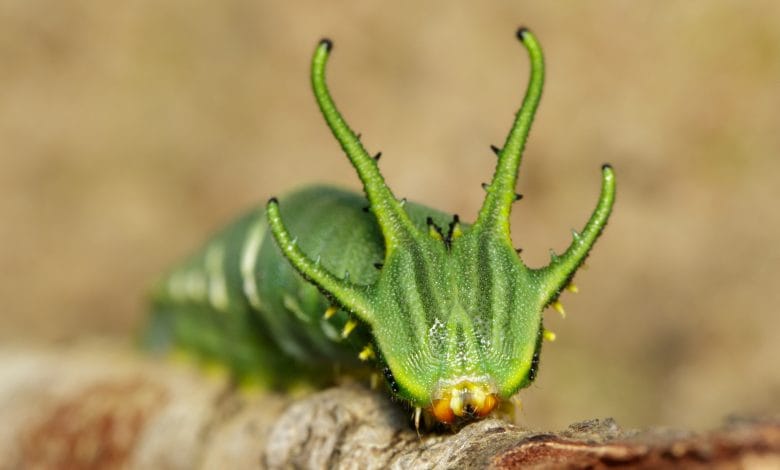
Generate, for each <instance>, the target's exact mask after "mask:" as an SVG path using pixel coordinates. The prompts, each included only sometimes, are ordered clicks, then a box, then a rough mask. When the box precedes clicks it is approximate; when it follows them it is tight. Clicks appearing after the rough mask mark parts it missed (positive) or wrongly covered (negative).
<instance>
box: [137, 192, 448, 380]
mask: <svg viewBox="0 0 780 470" xmlns="http://www.w3.org/2000/svg"><path fill="white" fill-rule="evenodd" d="M282 204H283V205H284V209H283V210H282V214H283V216H284V217H285V220H286V221H287V223H288V224H289V226H290V228H291V230H294V231H295V233H297V234H299V235H298V245H299V246H300V247H301V249H302V250H303V251H304V252H305V253H306V254H307V255H308V256H310V257H312V258H317V257H319V258H320V260H321V263H322V265H323V266H324V267H325V268H327V269H328V270H330V271H331V272H334V273H341V274H344V273H346V272H349V273H350V277H352V278H353V279H354V280H356V281H357V282H361V283H365V284H370V283H372V282H374V281H375V280H376V279H377V277H378V270H377V268H376V267H375V266H374V263H377V262H380V261H381V260H382V258H383V256H384V248H383V242H382V236H381V233H380V232H379V228H378V226H377V223H376V219H375V218H374V217H373V216H372V215H371V214H368V213H366V211H365V210H364V208H365V207H366V206H367V205H368V201H366V198H365V197H364V196H362V195H359V194H355V193H352V192H349V191H345V190H342V189H337V188H334V187H328V186H317V187H310V188H305V189H303V190H300V191H297V192H295V193H292V194H290V195H288V196H286V197H284V198H282ZM406 208H407V211H408V212H409V214H410V216H411V218H412V220H413V221H415V223H416V224H417V225H418V227H420V228H421V229H424V228H425V227H426V218H427V217H429V216H430V217H433V219H434V220H435V221H437V223H440V224H444V223H446V222H448V221H449V220H451V218H452V216H451V215H447V214H444V213H442V212H439V211H437V210H434V209H430V208H426V207H424V206H421V205H417V204H414V203H408V204H407V205H406ZM220 251H221V252H222V253H224V255H222V256H217V255H216V254H219V253H220ZM209 256H211V259H210V258H209ZM247 273H251V275H247ZM223 279H224V281H223ZM220 285H224V287H225V289H226V295H225V296H224V298H225V299H227V302H226V304H220V302H221V299H222V297H221V296H220V295H219V293H218V287H213V288H212V287H211V286H220ZM212 289H214V290H212ZM221 305H224V307H221ZM329 305H330V302H329V301H328V300H327V299H326V298H325V297H324V296H323V295H322V294H320V292H319V291H318V290H317V288H316V287H314V286H313V285H312V284H310V283H309V282H307V281H305V280H304V279H303V278H302V277H301V275H300V274H298V273H297V272H296V271H295V269H293V268H292V266H290V263H288V262H287V261H286V260H285V259H284V257H283V255H282V253H281V252H280V250H279V248H278V246H277V245H276V243H275V242H274V240H273V237H272V236H271V235H270V233H269V229H268V224H267V222H266V216H265V210H264V209H263V208H257V209H255V210H253V211H251V212H249V213H247V214H246V215H244V216H243V217H241V218H240V219H238V220H237V221H235V222H234V223H233V224H231V225H230V226H229V227H227V228H225V229H224V230H222V231H221V232H219V233H217V234H216V235H215V236H214V237H212V238H211V239H210V240H209V241H208V242H207V243H206V244H205V245H204V247H203V248H202V249H201V250H200V251H199V252H198V253H197V254H196V255H194V256H192V257H191V258H190V259H188V260H186V261H185V262H184V263H182V264H181V265H180V266H178V267H176V268H175V269H173V270H172V271H171V272H170V273H168V274H167V275H166V276H164V278H163V279H162V280H161V281H160V282H159V283H158V285H157V286H156V288H155V289H154V291H153V293H152V320H151V322H150V324H149V326H148V328H147V330H146V332H145V335H144V343H145V345H146V347H148V348H150V349H153V350H158V351H167V350H171V349H182V350H185V351H187V352H190V353H192V354H194V355H195V356H197V357H198V358H200V359H203V360H206V361H209V360H212V361H215V362H217V363H221V364H226V365H228V366H229V367H230V369H231V370H232V371H233V372H234V373H235V374H236V375H237V376H238V378H239V379H240V380H242V381H247V382H259V383H262V384H265V385H270V386H285V385H288V384H290V383H294V382H297V381H300V380H304V381H310V382H311V381H314V382H318V381H326V380H327V379H328V378H329V376H330V369H329V368H328V367H325V368H323V364H332V363H338V364H342V365H345V366H346V367H348V368H358V367H361V366H362V363H361V362H360V361H359V360H358V359H357V351H358V350H359V348H360V347H362V346H364V345H365V344H367V343H368V342H369V341H370V332H369V331H368V330H367V328H366V326H365V325H361V326H359V327H358V328H357V329H356V330H355V331H354V332H353V333H352V334H350V335H349V337H348V338H347V339H344V338H342V337H341V330H342V328H343V327H344V324H345V323H346V321H347V318H348V315H347V314H346V313H345V312H343V311H341V312H338V313H337V314H336V315H335V316H334V317H332V318H330V319H329V320H325V319H324V318H323V312H324V311H325V310H326V308H327V307H328V306H329Z"/></svg>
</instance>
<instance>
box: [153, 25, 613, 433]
mask: <svg viewBox="0 0 780 470" xmlns="http://www.w3.org/2000/svg"><path fill="white" fill-rule="evenodd" d="M517 36H518V39H519V40H520V41H521V43H522V44H523V45H524V46H525V48H526V50H527V52H528V54H529V58H530V61H531V73H530V79H529V82H528V88H527V91H526V95H525V98H524V100H523V104H522V106H521V108H520V110H519V111H518V112H517V115H516V118H515V122H514V124H513V126H512V128H511V130H510V132H509V134H508V136H507V138H506V141H505V143H504V145H503V147H502V148H500V149H499V148H494V151H495V153H496V156H497V165H496V170H495V173H494V175H493V178H492V180H491V182H490V183H489V184H487V185H485V186H484V187H485V191H486V197H485V201H484V203H483V205H482V208H481V209H480V211H479V213H478V215H477V218H476V220H475V221H474V223H473V225H466V224H463V223H461V222H460V221H459V219H458V218H457V217H454V218H453V217H450V216H448V215H446V214H442V213H440V212H437V211H434V210H432V209H428V208H425V207H423V206H418V205H414V204H404V201H399V200H398V199H397V198H396V197H395V196H394V195H393V193H392V191H391V190H390V188H388V187H387V185H386V184H385V182H384V179H383V177H382V175H381V173H380V172H379V167H378V164H377V160H378V157H372V156H371V155H369V153H368V152H367V151H366V149H365V148H364V147H363V144H362V143H361V142H360V139H359V136H358V135H356V134H355V133H354V132H353V131H352V130H351V129H350V127H349V126H348V125H347V123H346V122H345V120H344V119H343V117H342V116H341V114H340V113H339V111H338V110H337V108H336V105H335V104H334V102H333V100H332V98H331V96H330V93H329V91H328V88H327V85H326V82H325V65H326V62H327V60H328V57H329V55H330V52H331V49H332V43H331V42H330V41H328V40H323V41H322V42H321V43H320V44H319V46H318V47H317V49H316V50H315V53H314V57H313V59H312V67H311V81H312V87H313V89H314V95H315V98H316V100H317V103H318V105H319V107H320V110H321V112H322V114H323V116H324V118H325V121H326V123H327V125H328V127H329V128H330V130H331V131H332V133H333V135H334V137H335V138H336V140H337V141H338V142H339V143H340V145H341V147H342V149H343V150H344V152H345V154H346V155H347V157H348V158H349V160H350V162H351V163H352V165H353V167H354V168H355V170H356V171H357V173H358V176H359V177H360V180H361V182H362V183H363V189H364V193H365V197H363V196H357V195H354V194H350V193H345V192H340V191H338V190H334V189H327V188H315V189H310V190H304V191H301V192H298V193H293V194H292V195H290V196H288V197H286V198H282V200H281V201H279V200H277V199H276V198H272V199H271V200H269V202H268V203H267V205H266V213H265V217H263V214H262V212H261V211H259V210H258V211H255V212H254V213H253V214H250V215H249V216H247V217H245V218H243V219H241V220H239V221H238V222H237V223H236V224H235V225H234V226H232V227H231V228H229V229H227V230H226V231H225V232H224V233H222V234H220V235H218V236H217V237H216V238H215V239H213V240H212V241H211V242H210V243H209V244H208V245H207V247H206V248H205V250H204V252H203V253H202V254H200V255H198V256H196V257H194V258H193V259H192V260H190V261H189V262H188V263H185V264H184V266H183V267H182V268H180V269H178V270H175V271H174V272H173V273H172V274H171V275H170V276H169V277H168V278H167V280H166V281H164V282H163V283H162V284H161V287H160V288H159V289H158V290H157V291H156V294H155V296H154V297H155V308H154V312H155V313H154V318H155V321H154V322H153V327H152V328H150V330H149V333H148V335H147V343H149V344H151V345H160V344H163V345H165V344H168V345H170V344H173V345H175V346H178V347H182V348H184V349H188V350H191V351H196V352H197V353H198V354H199V355H200V356H201V357H203V358H205V359H215V360H219V361H221V362H227V363H228V364H229V365H230V366H231V367H232V369H233V370H234V371H236V373H237V374H238V375H239V376H241V377H254V378H256V379H257V380H259V381H262V382H265V383H271V384H284V383H287V382H289V381H290V380H294V378H295V377H298V376H301V377H302V376H307V375H308V376H316V375H317V374H316V372H317V371H319V372H320V375H321V373H322V368H321V367H319V368H318V367H317V366H316V363H317V362H318V361H321V360H326V361H336V362H338V363H339V364H343V365H344V366H345V367H347V368H349V367H352V366H354V365H356V364H357V361H356V354H355V348H356V347H360V346H361V345H364V344H366V343H370V344H371V345H372V346H373V350H374V351H375V353H376V356H377V357H376V359H377V363H376V366H377V367H379V368H381V369H382V370H383V372H384V373H385V376H386V377H387V378H388V380H389V384H390V388H391V390H392V392H393V394H394V395H395V396H396V397H397V398H400V399H402V400H404V401H406V402H408V403H409V404H411V405H412V406H414V407H416V408H418V413H417V414H416V416H417V420H419V409H422V408H427V409H429V410H432V413H433V414H434V415H435V416H436V418H437V419H440V420H441V421H443V422H447V423H450V422H453V417H452V416H453V414H454V415H455V416H457V417H459V418H463V419H470V418H476V417H481V416H484V415H485V414H487V413H488V412H490V410H492V409H493V408H494V406H495V404H496V400H503V399H507V398H509V397H511V396H513V395H514V394H515V393H516V392H517V391H518V390H519V389H521V388H523V387H525V386H527V385H528V384H529V383H530V382H531V381H533V380H534V378H535V377H536V371H537V367H538V363H539V354H540V349H541V344H542V338H543V337H544V336H545V334H544V333H545V330H544V327H543V318H542V312H543V310H544V308H545V307H546V306H548V305H550V304H551V303H553V302H557V299H558V297H559V296H560V294H561V291H562V289H563V288H564V287H566V286H567V285H568V284H569V283H570V281H571V279H572V277H573V276H574V273H575V272H576V270H577V269H578V268H579V266H580V265H581V264H582V263H583V261H584V260H585V258H586V257H587V255H588V253H589V252H590V249H591V248H592V246H593V244H594V243H595V241H596V239H597V238H598V237H599V236H600V234H601V232H602V230H603V229H604V227H605V225H606V222H607V219H608V218H609V215H610V213H611V210H612V205H613V203H614V198H615V178H614V173H613V170H612V168H611V167H610V166H609V165H604V166H602V188H601V194H600V197H599V200H598V203H597V205H596V208H595V210H594V211H593V213H592V215H591V217H590V219H589V220H588V222H587V223H586V224H585V227H584V228H583V230H582V231H581V232H576V231H574V232H573V240H572V242H571V244H570V246H569V247H568V248H567V249H566V251H564V252H563V253H562V254H560V255H557V254H555V253H553V254H552V256H551V260H550V264H549V265H547V266H545V267H543V268H539V269H532V268H529V267H527V266H525V264H523V262H522V260H521V259H520V256H519V255H518V253H517V252H516V251H515V249H514V248H513V244H512V241H511V237H510V231H509V216H510V213H511V208H512V204H513V203H514V202H515V201H517V200H518V199H519V198H520V197H519V196H518V195H516V194H515V192H514V191H515V185H516V182H517V173H518V170H519V167H520V162H521V156H522V151H523V148H524V146H525V142H526V140H527V137H528V133H529V130H530V127H531V123H532V122H533V118H534V114H535V112H536V109H537V106H538V104H539V100H540V98H541V94H542V87H543V82H544V62H543V58H542V51H541V47H540V46H539V44H538V42H537V40H536V38H535V37H534V36H533V35H532V34H531V33H530V32H528V31H527V30H525V29H522V28H521V29H520V30H519V31H518V33H517ZM364 209H366V210H364ZM429 217H430V218H429ZM268 235H272V236H268ZM253 237H254V238H253ZM258 238H259V239H260V241H259V242H258ZM272 239H273V240H275V242H276V243H273V242H272V241H271V240H272ZM253 247H254V248H259V251H258V252H257V253H255V252H254V251H253V250H254V248H253ZM375 263H379V265H378V266H376V267H375V266H374V265H375ZM191 278H192V279H195V281H196V282H190V281H188V279H191ZM198 279H200V281H198ZM199 285H200V286H201V287H202V288H200V289H198V286H199ZM182 286H185V287H186V286H190V288H191V291H192V292H189V291H188V289H190V288H185V287H182ZM192 286H194V287H192ZM317 291H319V292H317ZM331 304H332V305H336V306H338V307H339V308H340V309H341V312H340V313H339V314H338V315H337V316H335V317H333V318H331V319H329V320H328V319H324V318H323V312H324V311H325V309H326V308H328V306H329V305H331ZM355 321H359V323H360V326H359V327H358V328H357V330H356V331H355V332H354V333H352V334H350V335H347V334H346V333H348V330H349V328H347V329H346V330H344V331H345V333H344V334H339V331H340V330H341V329H342V328H345V326H346V325H348V324H349V323H352V322H355ZM205 330H208V331H205ZM347 336H348V338H347V340H346V341H345V340H344V337H347ZM350 346H351V347H350ZM486 397H487V398H486ZM491 397H492V398H491ZM493 398H495V400H493ZM442 403H443V405H442V406H440V405H441V404H442Z"/></svg>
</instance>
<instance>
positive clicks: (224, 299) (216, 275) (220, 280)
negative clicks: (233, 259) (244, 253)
mask: <svg viewBox="0 0 780 470" xmlns="http://www.w3.org/2000/svg"><path fill="white" fill-rule="evenodd" d="M224 261H225V247H224V246H223V245H221V244H214V245H212V246H210V247H209V248H208V250H207V251H206V272H207V273H208V289H209V292H208V296H209V302H210V303H211V306H212V307H214V308H215V309H216V310H218V311H220V312H226V311H227V309H228V302H229V300H228V292H227V283H226V282H225V263H224Z"/></svg>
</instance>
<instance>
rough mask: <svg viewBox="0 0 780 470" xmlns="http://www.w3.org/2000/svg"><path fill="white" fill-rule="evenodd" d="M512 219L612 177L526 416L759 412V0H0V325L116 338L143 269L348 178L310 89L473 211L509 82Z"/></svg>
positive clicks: (772, 235)
mask: <svg viewBox="0 0 780 470" xmlns="http://www.w3.org/2000/svg"><path fill="white" fill-rule="evenodd" d="M519 25H527V26H529V27H530V28H532V29H533V31H534V32H535V33H536V34H537V35H538V37H539V38H540V40H541V42H542V45H543V47H544V49H545V53H546V57H547V67H548V68H547V73H548V81H547V85H546V88H545V95H544V98H543V100H542V105H541V108H540V112H539V114H538V116H537V121H536V124H535V127H534V129H533V131H532V133H531V140H530V142H529V145H528V147H527V151H526V153H525V161H524V163H523V167H522V169H521V174H520V180H519V184H518V190H519V191H520V192H521V193H523V194H524V196H525V198H524V199H523V201H522V202H520V203H518V204H517V205H516V206H515V209H514V212H513V219H512V220H513V238H514V240H515V243H516V244H517V245H518V246H521V247H522V248H523V257H524V259H525V260H526V261H527V262H528V264H530V265H532V266H539V265H542V264H545V263H546V262H547V259H548V250H549V249H550V248H553V249H556V250H558V251H560V250H562V249H564V248H565V247H566V246H567V244H568V242H569V240H570V231H569V230H570V229H571V228H573V227H581V226H582V225H583V223H584V222H585V220H586V219H587V217H588V215H589V213H590V211H591V209H592V207H593V205H594V204H595V202H596V198H597V196H598V191H599V174H600V173H599V167H600V165H601V164H602V163H603V162H610V163H612V164H613V165H614V167H615V169H616V172H617V181H618V190H619V194H618V199H617V204H616V207H615V212H614V215H613V218H612V220H611V222H610V225H609V226H608V227H607V230H606V232H605V234H604V236H603V238H602V239H601V240H600V241H599V243H598V244H597V245H596V248H595V250H594V253H593V256H592V257H591V258H590V259H589V262H588V265H589V268H588V269H587V270H585V271H581V272H580V273H579V274H578V275H577V278H576V280H575V281H576V283H577V284H578V285H579V287H580V293H579V294H576V295H575V294H571V293H567V294H565V295H564V296H563V298H562V301H563V303H564V305H565V306H566V309H567V312H568V318H567V319H566V320H565V321H564V320H562V319H561V318H560V317H559V316H557V314H555V313H554V312H548V313H547V314H546V315H547V316H548V321H547V326H548V328H550V329H552V330H553V331H555V332H556V333H557V335H558V340H557V341H556V342H554V343H547V344H546V345H545V348H544V353H543V356H542V366H541V373H540V376H539V378H538V379H537V381H536V383H534V384H533V386H532V387H530V388H529V389H528V390H526V391H525V392H524V393H523V394H522V396H523V398H524V404H525V408H524V411H523V416H522V417H523V422H524V424H525V425H527V426H531V427H536V428H560V427H562V426H565V425H567V424H568V423H570V422H573V421H576V420H582V419H587V418H593V417H605V416H612V417H615V418H616V419H617V420H618V421H619V422H620V423H621V424H623V425H624V426H645V425H675V426H685V427H691V428H694V429H700V428H704V427H708V426H713V425H715V424H717V423H719V422H721V420H722V418H723V417H724V416H726V415H728V414H731V413H740V414H745V413H748V414H754V413H776V412H778V411H780V400H778V397H780V367H778V366H777V362H778V360H780V337H778V331H779V330H780V311H778V307H777V305H778V304H779V303H780V288H778V279H780V248H778V246H779V244H778V242H780V210H778V209H777V204H778V203H780V184H778V180H779V179H780V158H779V157H780V128H779V126H778V125H779V124H780V3H778V2H775V1H772V0H765V1H761V0H753V1H747V2H746V1H741V0H718V1H715V0H711V1H707V2H704V1H695V2H650V1H644V2H622V1H617V0H614V1H611V0H599V1H591V2H569V1H567V2H555V3H554V4H551V3H550V2H529V1H516V0H515V1H491V2H467V1H452V0H434V1H427V2H425V3H422V2H414V1H411V0H402V1H397V2H390V3H387V2H383V3H380V2H365V1H357V0H351V1H346V0H345V1H338V2H329V3H327V4H326V3H325V2H321V1H320V2H317V1H313V0H308V1H297V2H270V1H264V0H255V1H249V0H224V1H221V2H211V1H205V0H186V1H185V0H154V1H152V0H138V1H134V2H94V1H87V0H72V1H69V2H61V1H55V0H25V1H21V0H4V1H0V64H1V65H0V267H1V269H0V302H2V304H1V305H2V307H1V308H0V341H1V342H3V343H6V344H8V343H9V342H14V343H19V342H21V343H33V344H38V343H44V344H48V345H51V344H55V345H56V344H63V345H64V344H68V343H72V342H78V341H81V340H83V339H85V338H91V337H108V338H111V339H115V341H116V342H117V343H118V344H127V345H130V344H131V342H130V338H131V337H132V335H133V333H134V332H135V331H136V330H137V329H138V328H139V327H140V326H141V325H142V324H143V321H144V317H145V306H144V295H145V291H146V289H147V288H148V286H149V285H150V284H151V283H152V282H153V281H154V279H155V277H156V276H157V275H159V273H161V272H162V271H163V270H164V269H165V268H167V267H169V266H170V265H171V264H172V263H174V262H176V261H177V260H178V259H180V258H181V257H183V256H185V255H186V254H188V253H191V252H192V251H194V250H195V249H197V248H198V246H199V245H200V243H201V242H202V241H204V240H205V238H206V237H207V236H208V235H209V234H210V233H211V232H212V231H214V230H215V229H217V228H219V227H220V226H222V225H224V224H226V223H228V222H229V221H230V220H231V219H232V218H234V217H235V216H237V215H238V214H241V213H242V212H244V211H246V210H247V209H248V208H250V207H252V206H253V205H255V204H258V203H261V202H263V201H265V200H266V199H267V198H268V197H269V196H271V195H275V194H282V193H284V192H285V191H288V190H290V189H292V188H295V187H297V186H300V185H303V184H306V183H311V182H317V181H321V182H332V183H336V184H339V185H343V186H347V187H350V188H355V189H358V188H359V183H358V180H357V178H356V176H355V174H354V172H353V171H352V169H351V168H350V167H349V164H348V162H347V160H346V158H345V157H344V156H343V155H342V154H341V152H340V151H339V148H338V146H337V144H336V143H335V142H334V141H333V139H332V138H331V136H330V134H329V132H328V130H327V128H326V127H325V125H324V123H323V121H322V119H321V117H320V115H319V112H318V110H317V108H316V106H315V104H314V101H313V98H312V95H311V92H310V90H309V83H308V67H309V58H310V55H311V52H312V50H313V48H314V46H315V45H316V43H317V41H318V40H319V39H320V38H321V37H322V36H325V35H327V36H328V37H330V38H332V39H333V40H334V42H335V45H336V46H335V51H334V54H333V56H332V59H331V62H330V64H329V79H330V83H331V87H332V91H333V94H334V96H335V98H336V101H337V102H338V103H339V105H340V106H341V108H342V110H343V112H344V114H345V116H346V117H347V119H348V120H349V121H350V122H351V123H352V125H353V126H354V127H355V128H356V129H357V130H358V131H359V132H362V134H363V142H364V143H365V144H366V145H367V147H368V149H369V151H379V150H381V151H382V152H383V158H382V161H381V164H380V166H381V168H382V171H383V173H384V174H385V176H386V178H387V180H388V181H389V184H390V186H391V187H392V188H393V189H394V190H395V192H396V194H397V195H399V196H403V197H408V198H409V199H413V200H417V201H421V202H425V203H428V204H429V205H432V206H434V207H437V208H440V209H445V210H448V211H452V212H457V213H459V214H460V215H461V217H462V218H464V219H468V220H471V219H472V218H473V216H474V214H475V213H476V211H477V209H478V208H479V205H480V204H481V201H482V198H483V191H482V189H481V187H480V183H481V182H483V181H487V180H489V178H490V176H491V174H492V171H493V166H494V163H495V158H494V156H493V154H492V153H491V151H490V149H489V147H488V146H489V144H497V145H500V144H501V143H502V142H503V139H504V137H505V134H506V132H507V130H508V128H509V126H510V123H511V121H512V118H513V113H514V112H515V111H516V109H517V107H518V105H519V103H520V101H521V98H522V95H523V92H524V87H525V84H526V79H527V73H528V60H527V58H526V55H525V52H524V51H523V49H522V47H521V46H520V45H519V44H518V43H517V41H516V39H515V37H514V33H515V30H516V28H517V27H518V26H519Z"/></svg>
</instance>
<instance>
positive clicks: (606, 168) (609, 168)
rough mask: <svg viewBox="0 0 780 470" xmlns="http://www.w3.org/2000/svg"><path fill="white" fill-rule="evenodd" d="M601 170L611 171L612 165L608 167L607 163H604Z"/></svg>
mask: <svg viewBox="0 0 780 470" xmlns="http://www.w3.org/2000/svg"><path fill="white" fill-rule="evenodd" d="M601 169H602V170H611V169H612V165H610V164H609V163H605V164H603V165H601Z"/></svg>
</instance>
